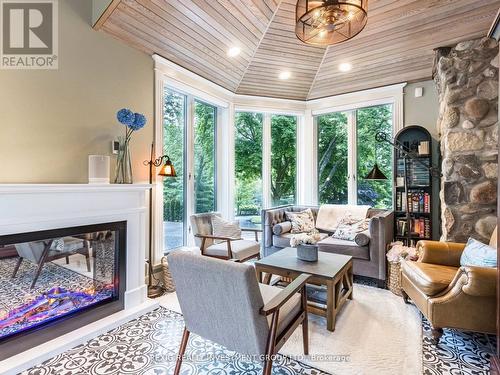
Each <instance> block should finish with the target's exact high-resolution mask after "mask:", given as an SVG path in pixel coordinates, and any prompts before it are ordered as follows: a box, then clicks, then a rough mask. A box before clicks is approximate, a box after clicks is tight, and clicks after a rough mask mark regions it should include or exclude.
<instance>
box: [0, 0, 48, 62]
mask: <svg viewBox="0 0 500 375" xmlns="http://www.w3.org/2000/svg"><path fill="white" fill-rule="evenodd" d="M57 5H58V3H57V0H0V21H1V33H2V35H1V38H0V42H1V50H0V68H2V69H57V68H58V55H57V54H58V27H57V26H58V19H57Z"/></svg>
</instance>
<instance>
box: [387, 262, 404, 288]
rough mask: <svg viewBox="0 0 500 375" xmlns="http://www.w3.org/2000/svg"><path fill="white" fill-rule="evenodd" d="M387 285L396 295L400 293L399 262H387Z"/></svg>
mask: <svg viewBox="0 0 500 375" xmlns="http://www.w3.org/2000/svg"><path fill="white" fill-rule="evenodd" d="M387 287H388V288H389V290H390V291H391V292H393V293H394V294H396V295H398V296H402V295H403V294H402V293H401V263H399V262H387Z"/></svg>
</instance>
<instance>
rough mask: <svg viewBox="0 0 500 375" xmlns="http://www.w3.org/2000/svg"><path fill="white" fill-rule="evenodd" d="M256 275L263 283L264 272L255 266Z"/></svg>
mask: <svg viewBox="0 0 500 375" xmlns="http://www.w3.org/2000/svg"><path fill="white" fill-rule="evenodd" d="M255 276H257V282H259V283H262V272H261V271H260V270H259V269H258V268H257V267H255Z"/></svg>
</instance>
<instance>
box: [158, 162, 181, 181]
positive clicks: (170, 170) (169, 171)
mask: <svg viewBox="0 0 500 375" xmlns="http://www.w3.org/2000/svg"><path fill="white" fill-rule="evenodd" d="M158 175H159V176H163V177H177V174H176V173H175V168H174V166H173V165H172V162H171V161H170V159H167V161H166V162H165V164H164V165H163V167H162V168H161V169H160V172H159V173H158Z"/></svg>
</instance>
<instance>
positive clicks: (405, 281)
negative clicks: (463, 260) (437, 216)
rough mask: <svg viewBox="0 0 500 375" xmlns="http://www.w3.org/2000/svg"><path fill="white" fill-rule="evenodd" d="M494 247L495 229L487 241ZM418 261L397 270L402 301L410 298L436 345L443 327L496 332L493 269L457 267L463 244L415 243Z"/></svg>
mask: <svg viewBox="0 0 500 375" xmlns="http://www.w3.org/2000/svg"><path fill="white" fill-rule="evenodd" d="M490 246H492V247H495V248H496V230H495V231H494V232H493V235H492V237H491V240H490ZM417 248H418V250H419V253H420V257H419V259H418V261H416V262H411V261H404V262H402V267H401V287H402V289H403V298H404V300H405V302H408V298H410V299H411V300H412V301H413V302H414V303H415V305H416V306H417V307H418V308H419V310H420V311H421V312H422V313H423V314H424V315H425V317H426V318H427V319H428V320H429V322H430V323H431V326H432V336H433V342H434V343H435V344H437V343H438V342H439V339H440V338H441V336H442V334H443V328H455V329H459V330H465V331H475V332H484V333H495V332H496V316H497V315H496V314H497V311H496V293H497V291H496V277H497V268H486V267H470V266H467V267H464V266H460V257H461V255H462V252H463V250H464V248H465V244H460V243H453V242H438V241H419V242H418V243H417Z"/></svg>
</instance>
